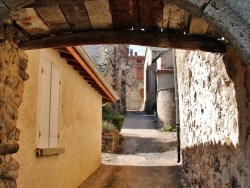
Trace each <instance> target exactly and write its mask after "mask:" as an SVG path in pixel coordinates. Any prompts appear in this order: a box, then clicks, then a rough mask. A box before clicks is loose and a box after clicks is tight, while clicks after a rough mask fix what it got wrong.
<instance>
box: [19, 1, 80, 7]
mask: <svg viewBox="0 0 250 188" xmlns="http://www.w3.org/2000/svg"><path fill="white" fill-rule="evenodd" d="M75 2H76V0H34V1H33V2H32V3H30V4H28V5H26V6H24V7H23V8H36V7H47V6H56V5H63V4H68V3H75Z"/></svg>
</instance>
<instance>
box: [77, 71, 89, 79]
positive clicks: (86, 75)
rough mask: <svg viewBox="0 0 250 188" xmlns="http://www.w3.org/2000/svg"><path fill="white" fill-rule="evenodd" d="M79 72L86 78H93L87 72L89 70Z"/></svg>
mask: <svg viewBox="0 0 250 188" xmlns="http://www.w3.org/2000/svg"><path fill="white" fill-rule="evenodd" d="M79 74H80V75H81V76H83V77H84V78H91V76H90V75H89V74H88V73H87V72H83V71H82V72H79Z"/></svg>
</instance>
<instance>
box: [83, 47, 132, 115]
mask: <svg viewBox="0 0 250 188" xmlns="http://www.w3.org/2000/svg"><path fill="white" fill-rule="evenodd" d="M83 48H84V50H85V51H86V52H87V54H88V55H89V56H90V58H91V59H92V60H93V62H94V63H95V64H96V65H97V67H98V68H99V70H100V71H101V72H102V74H103V75H104V77H105V78H106V79H107V81H108V82H109V83H110V84H111V86H112V87H113V89H114V90H115V91H116V93H117V94H118V96H119V97H120V100H119V101H117V102H115V103H112V104H110V105H112V106H113V107H114V108H115V109H116V110H117V111H118V112H120V113H125V111H126V64H127V62H128V48H127V46H126V45H123V44H120V45H86V46H83Z"/></svg>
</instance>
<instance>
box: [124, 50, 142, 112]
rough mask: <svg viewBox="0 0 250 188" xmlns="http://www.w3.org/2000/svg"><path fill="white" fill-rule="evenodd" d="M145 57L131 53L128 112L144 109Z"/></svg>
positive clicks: (127, 91)
mask: <svg viewBox="0 0 250 188" xmlns="http://www.w3.org/2000/svg"><path fill="white" fill-rule="evenodd" d="M144 59H145V57H144V56H138V55H137V52H135V53H134V54H133V50H132V49H131V50H130V52H129V61H128V64H127V87H126V102H127V104H126V105H127V110H143V109H144Z"/></svg>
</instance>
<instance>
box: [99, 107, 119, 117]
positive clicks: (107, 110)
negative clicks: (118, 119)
mask: <svg viewBox="0 0 250 188" xmlns="http://www.w3.org/2000/svg"><path fill="white" fill-rule="evenodd" d="M102 114H103V115H111V114H112V115H120V114H119V112H117V111H116V110H115V109H114V108H113V107H112V106H111V105H106V106H103V107H102Z"/></svg>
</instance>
